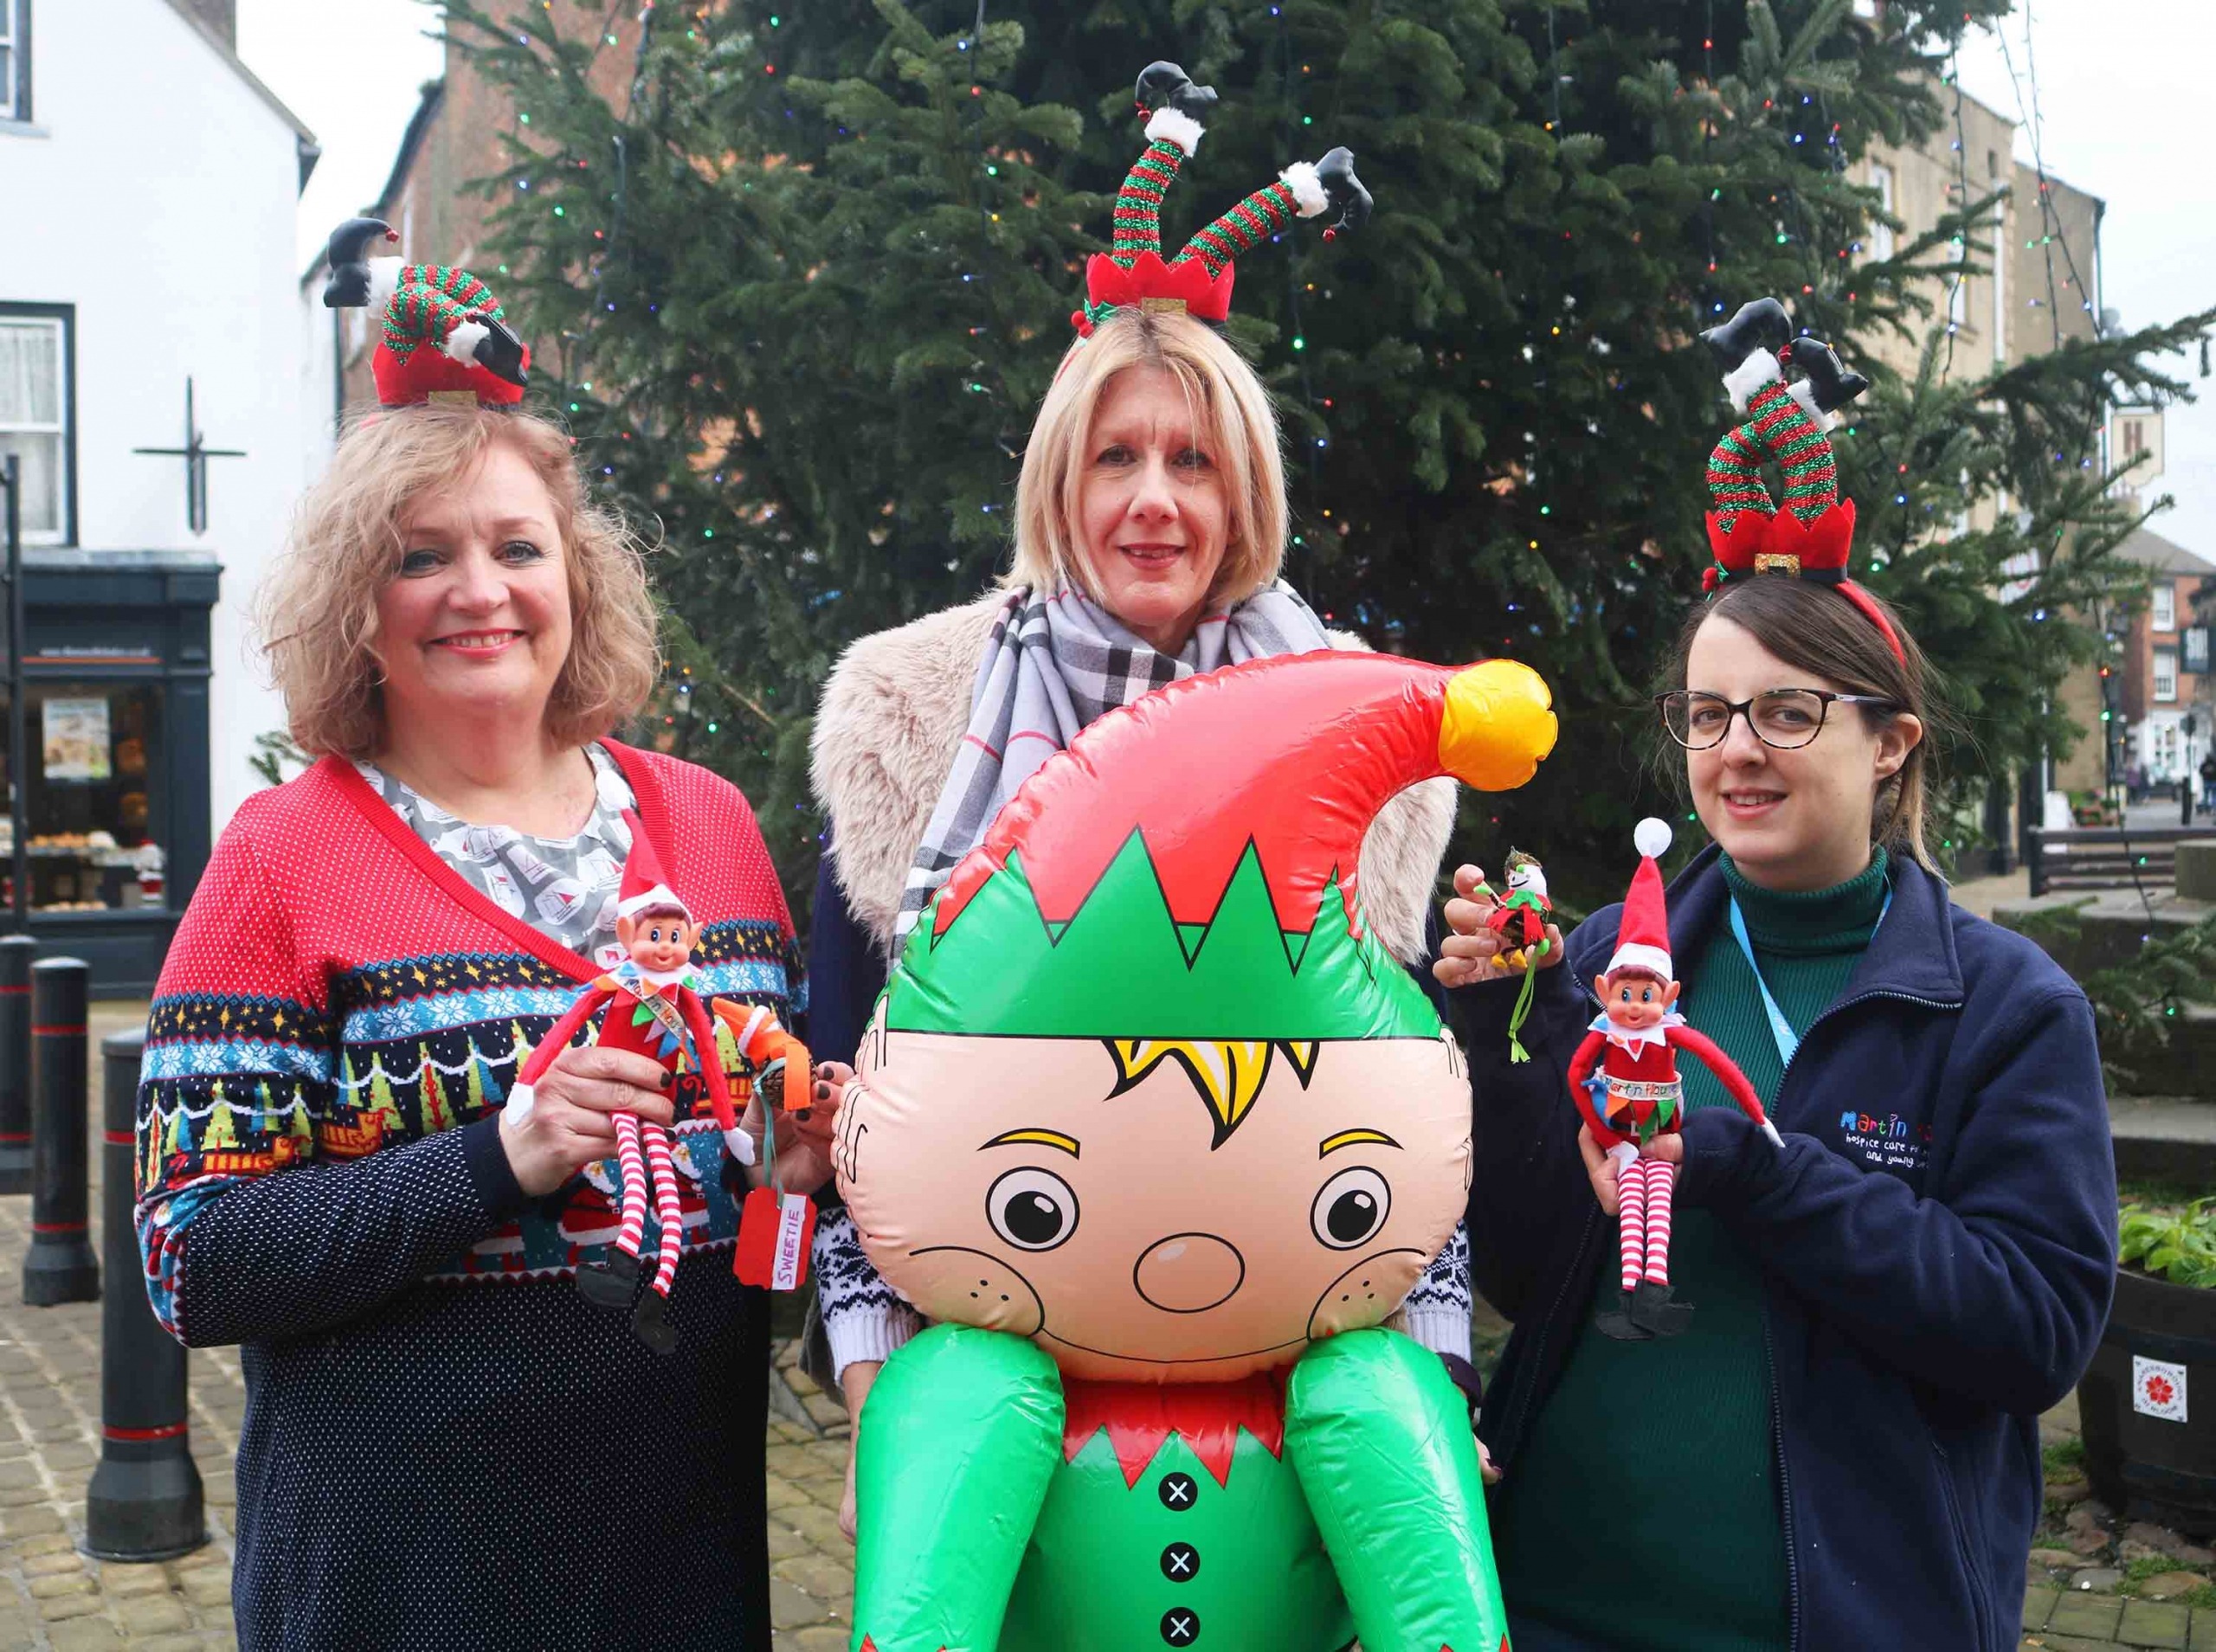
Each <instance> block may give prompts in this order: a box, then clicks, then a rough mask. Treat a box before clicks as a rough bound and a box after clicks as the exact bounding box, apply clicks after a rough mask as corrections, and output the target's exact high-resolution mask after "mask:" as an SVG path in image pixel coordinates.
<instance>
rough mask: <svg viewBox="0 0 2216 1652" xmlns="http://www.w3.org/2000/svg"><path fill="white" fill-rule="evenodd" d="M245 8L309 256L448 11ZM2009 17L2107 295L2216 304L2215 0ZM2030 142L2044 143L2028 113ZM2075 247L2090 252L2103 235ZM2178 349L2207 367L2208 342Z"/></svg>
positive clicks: (2195, 451)
mask: <svg viewBox="0 0 2216 1652" xmlns="http://www.w3.org/2000/svg"><path fill="white" fill-rule="evenodd" d="M238 11H239V53H240V55H242V57H244V58H245V59H246V61H247V62H248V65H249V66H250V67H252V68H253V69H254V73H255V74H259V75H260V76H261V78H262V79H263V80H266V81H267V82H268V83H269V85H270V87H272V88H273V89H274V91H275V92H276V93H277V95H278V96H279V97H280V98H282V99H284V100H285V101H286V102H287V104H289V105H290V106H292V108H293V111H294V112H296V113H297V114H299V115H300V118H301V119H303V120H305V121H306V123H307V124H308V125H310V126H311V127H312V128H314V130H315V132H316V135H317V137H318V138H320V139H321V140H322V143H323V160H322V162H321V164H319V165H318V167H317V168H316V175H315V177H314V178H313V179H312V181H311V182H310V183H309V185H308V189H307V193H306V196H305V197H304V198H303V200H302V202H301V205H300V264H301V267H302V268H306V266H307V264H308V261H309V260H311V259H312V257H313V256H314V253H315V249H316V247H318V246H319V244H320V242H321V241H322V240H323V237H324V236H325V235H326V234H327V233H328V232H329V230H330V228H331V226H332V225H333V224H335V223H337V222H338V220H340V219H341V218H344V217H345V216H346V215H348V214H350V213H351V212H353V211H355V210H356V209H358V208H359V207H361V206H362V205H363V204H364V202H368V201H370V200H371V199H373V198H374V197H375V196H376V195H377V191H378V190H380V189H382V188H383V184H384V179H385V175H386V173H387V172H388V171H389V170H390V168H391V165H392V158H393V152H394V151H395V149H396V147H397V146H398V145H399V142H400V135H401V133H402V132H403V130H404V129H405V128H406V126H407V125H408V118H409V115H410V114H411V113H412V112H414V110H415V100H416V93H417V90H418V88H419V87H421V86H422V83H423V82H424V81H425V80H432V79H435V78H436V76H437V75H438V74H439V72H440V68H441V51H440V48H439V46H438V43H437V42H435V40H432V39H430V38H428V31H429V30H430V29H432V28H433V27H434V24H435V14H434V12H433V11H432V10H431V9H430V8H429V7H428V6H426V5H424V4H422V3H420V0H343V3H342V0H239V8H238ZM2027 28H2028V39H2027ZM2006 33H2007V42H2008V50H2009V55H2010V56H2011V57H2013V62H2014V68H2015V77H2014V79H2013V80H2012V79H2011V77H2010V74H2009V72H2008V68H2007V65H2006V64H2005V63H2004V61H2003V58H2002V54H2001V51H2000V47H1999V45H1998V44H1997V43H1996V42H1994V41H1993V40H1992V39H1991V38H1990V37H1985V36H1977V35H1973V36H1972V39H1971V42H1970V44H1969V46H1968V48H1966V49H1965V51H1964V53H1963V59H1962V84H1963V86H1964V87H1966V88H1967V89H1968V91H1969V92H1970V93H1971V94H1972V95H1973V96H1974V97H1977V98H1979V99H1981V100H1982V101H1984V102H1986V103H1987V104H1989V105H1991V106H1993V107H1994V108H1995V109H1997V110H2000V112H2002V113H2004V114H2006V115H2008V116H2009V117H2011V118H2012V119H2019V120H2021V119H2023V118H2024V116H2023V115H2022V114H2020V112H2019V109H2020V106H2021V108H2022V110H2023V111H2024V112H2028V111H2029V109H2030V106H2031V102H2032V86H2031V80H2030V75H2029V71H2030V70H2031V69H2032V67H2036V68H2037V70H2038V90H2039V100H2038V101H2039V115H2040V117H2041V120H2040V142H2039V150H2040V153H2041V154H2042V156H2043V157H2044V158H2045V163H2046V165H2047V169H2048V170H2050V171H2051V172H2052V173H2054V174H2055V175H2056V176H2058V177H2063V178H2065V179H2067V180H2068V181H2069V182H2070V183H2072V184H2074V185H2075V186H2077V188H2078V189H2081V190H2089V191H2090V192H2091V193H2092V194H2094V195H2097V196H2101V197H2102V198H2103V199H2104V200H2105V201H2106V202H2108V215H2107V217H2106V220H2105V221H2104V222H2103V228H2102V235H2101V248H2100V267H2101V274H2100V277H2099V279H2100V280H2101V282H2102V284H2103V303H2104V304H2105V305H2106V306H2107V307H2108V308H2110V309H2113V310H2115V311H2117V312H2119V313H2120V314H2121V315H2122V316H2123V320H2124V322H2125V324H2126V325H2131V326H2143V325H2149V324H2152V323H2154V322H2156V321H2161V320H2166V319H2168V318H2172V317H2174V316H2178V315H2182V314H2185V313H2187V312H2189V311H2192V310H2193V309H2196V308H2206V307H2209V306H2211V305H2216V164H2212V160H2211V157H2210V154H2209V148H2210V145H2209V140H2208V138H2207V136H2206V133H2207V131H2208V129H2209V125H2210V110H2209V106H2207V105H2206V103H2204V102H2203V101H2202V100H2203V99H2205V98H2206V97H2208V95H2209V93H2208V90H2207V88H2206V87H2205V86H2204V85H2203V84H2202V83H2201V82H2202V78H2203V76H2204V75H2205V74H2206V72H2207V66H2208V65H2209V64H2210V63H2211V62H2212V61H2216V0H2030V3H2029V4H2028V5H2026V4H2024V3H2019V5H2018V7H2017V10H2016V14H2015V16H2013V18H2012V19H2011V20H2010V22H2008V24H2007V29H2006ZM2017 147H2018V152H2019V154H2020V156H2021V157H2022V158H2024V159H2026V160H2027V161H2028V160H2029V159H2031V158H2032V154H2031V143H2030V137H2029V132H2028V131H2026V129H2025V128H2024V127H2023V126H2021V125H2020V127H2019V130H2018V135H2017ZM409 250H410V251H411V252H414V251H422V252H427V253H436V252H437V251H438V250H439V249H437V248H430V247H426V248H420V249H419V248H410V249H409ZM2072 251H2073V252H2074V253H2075V254H2077V258H2078V260H2079V261H2080V263H2081V266H2082V265H2083V264H2084V263H2085V262H2087V261H2090V249H2088V248H2084V247H2075V248H2072ZM2087 279H2088V280H2092V279H2094V278H2093V277H2092V275H2091V274H2090V272H2088V273H2087ZM2041 296H2044V295H2041ZM2177 365H2179V366H2180V367H2181V369H2182V370H2185V371H2187V373H2188V374H2191V375H2196V377H2195V379H2194V386H2195V388H2196V389H2198V390H2200V392H2202V394H2203V398H2204V399H2203V400H2202V401H2201V402H2200V403H2199V404H2197V405H2195V406H2192V407H2187V408H2173V409H2172V410H2171V412H2170V415H2169V425H2168V466H2169V468H2168V474H2167V475H2166V476H2164V477H2163V479H2161V481H2160V482H2159V483H2156V484H2155V488H2156V490H2157V491H2167V492H2170V493H2173V494H2174V495H2175V496H2176V499H2177V508H2176V509H2175V510H2174V511H2170V512H2168V514H2167V515H2165V516H2164V517H2161V518H2159V519H2158V520H2157V522H2156V523H2155V526H2156V528H2157V530H2159V531H2161V532H2162V533H2164V534H2166V535H2168V537H2171V538H2173V539H2175V540H2177V541H2179V542H2180V543H2183V544H2185V545H2187V547H2189V548H2191V549H2193V550H2198V551H2199V552H2200V553H2201V554H2202V555H2203V556H2207V557H2208V558H2209V559H2210V560H2212V561H2216V379H2209V380H2206V381H2202V380H2200V379H2199V378H2198V377H2197V374H2198V372H2199V370H2200V363H2199V361H2198V358H2197V357H2196V358H2194V359H2192V360H2189V361H2186V362H2181V363H2177Z"/></svg>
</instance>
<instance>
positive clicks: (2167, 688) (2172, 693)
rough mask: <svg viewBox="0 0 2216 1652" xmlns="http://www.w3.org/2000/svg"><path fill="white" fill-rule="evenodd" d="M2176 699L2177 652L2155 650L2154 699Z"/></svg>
mask: <svg viewBox="0 0 2216 1652" xmlns="http://www.w3.org/2000/svg"><path fill="white" fill-rule="evenodd" d="M2177 697H2178V651H2177V650H2176V649H2174V648H2157V649H2156V650H2155V698H2156V699H2158V700H2175V699H2176V698H2177Z"/></svg>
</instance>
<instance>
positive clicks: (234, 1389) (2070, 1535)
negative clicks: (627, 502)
mask: <svg viewBox="0 0 2216 1652" xmlns="http://www.w3.org/2000/svg"><path fill="white" fill-rule="evenodd" d="M144 1016H145V1006H143V1005H139V1006H132V1005H114V1004H102V1005H96V1006H93V1025H92V1033H93V1038H92V1045H93V1057H94V1060H95V1063H97V1059H98V1050H99V1039H100V1036H101V1035H102V1034H104V1033H107V1032H116V1031H119V1030H121V1029H122V1028H125V1027H127V1026H132V1025H137V1024H138V1023H139V1021H140V1020H141V1019H144ZM95 1079H96V1080H97V1072H96V1073H95ZM99 1107H100V1099H99V1093H98V1090H97V1088H96V1089H95V1090H94V1092H93V1114H94V1119H93V1123H94V1125H95V1126H97V1122H98V1113H99ZM98 1140H99V1137H98V1134H97V1129H96V1128H95V1132H94V1135H93V1141H94V1142H95V1144H97V1142H98ZM92 1164H93V1187H94V1191H93V1218H94V1230H95V1231H98V1222H99V1208H100V1205H99V1199H100V1194H99V1178H100V1154H99V1152H98V1148H97V1146H95V1148H94V1151H93V1158H92ZM29 1222H30V1210H29V1199H27V1198H22V1197H13V1198H0V1652H21V1649H37V1652H106V1649H112V1648H113V1649H123V1648H128V1649H131V1652H185V1649H212V1648H218V1647H228V1646H230V1645H232V1644H233V1641H234V1636H233V1629H232V1622H231V1608H230V1559H231V1531H232V1524H233V1516H234V1514H235V1504H236V1495H235V1491H234V1489H233V1486H232V1480H231V1457H232V1453H233V1452H234V1451H235V1450H236V1448H237V1444H238V1428H239V1422H240V1418H241V1417H242V1415H243V1413H244V1411H245V1406H246V1393H245V1388H244V1385H243V1383H242V1379H241V1377H240V1372H239V1362H238V1357H237V1354H236V1352H235V1350H231V1349H225V1348H216V1349H209V1350H197V1351H195V1352H194V1353H193V1354H192V1355H191V1359H190V1372H191V1376H190V1383H191V1424H192V1454H193V1456H194V1459H195V1460H196V1462H198V1464H199V1467H200V1473H201V1477H202V1480H203V1484H204V1487H205V1490H206V1495H207V1503H208V1527H209V1537H210V1541H209V1544H208V1546H206V1547H204V1548H203V1549H201V1550H199V1551H198V1552H196V1553H193V1554H190V1555H187V1556H186V1557H184V1559H180V1560H170V1561H164V1562H162V1563H160V1564H158V1565H116V1564H112V1563H103V1562H100V1561H98V1560H92V1559H86V1558H85V1557H83V1556H82V1555H81V1554H79V1553H78V1552H77V1548H76V1545H77V1543H78V1542H79V1541H80V1540H81V1539H82V1538H83V1536H84V1524H85V1487H86V1484H87V1482H88V1481H89V1480H90V1479H91V1477H92V1472H93V1465H94V1462H95V1461H96V1458H97V1456H98V1450H99V1446H98V1441H99V1437H100V1435H99V1424H100V1306H99V1304H98V1303H95V1302H85V1303H78V1304H74V1305H72V1306H68V1307H62V1308H25V1307H23V1305H22V1303H21V1301H20V1291H19V1289H18V1287H17V1283H16V1282H17V1280H18V1279H19V1278H20V1276H21V1271H22V1267H23V1252H24V1249H25V1247H26V1246H27V1244H28V1243H29ZM132 1285H133V1286H134V1287H135V1285H136V1279H135V1277H134V1279H133V1280H132ZM1504 1331H1505V1327H1504V1326H1501V1325H1499V1324H1498V1323H1497V1322H1493V1323H1488V1324H1481V1325H1480V1327H1478V1345H1479V1353H1480V1357H1486V1356H1489V1355H1490V1353H1491V1352H1492V1351H1493V1350H1494V1349H1495V1347H1497V1345H1498V1341H1499V1340H1500V1339H1501V1337H1502V1335H1503V1334H1504ZM777 1366H778V1369H777V1380H776V1382H775V1383H773V1384H772V1385H771V1402H772V1403H771V1407H770V1417H769V1419H768V1424H767V1426H768V1446H769V1450H768V1465H769V1488H768V1489H769V1508H770V1572H771V1579H770V1616H771V1619H772V1621H773V1622H774V1623H775V1624H776V1646H775V1652H845V1648H846V1645H847V1635H848V1633H849V1626H850V1618H851V1614H852V1611H853V1606H854V1548H853V1546H852V1545H851V1544H849V1543H848V1542H847V1540H846V1539H845V1538H844V1537H842V1536H841V1534H840V1532H839V1520H838V1514H839V1497H840V1492H841V1486H842V1484H843V1481H844V1476H845V1469H846V1438H845V1435H846V1419H845V1415H844V1413H843V1411H841V1408H840V1407H839V1406H838V1405H836V1404H835V1403H834V1402H833V1401H832V1400H831V1399H830V1398H828V1396H826V1395H824V1394H822V1393H821V1392H817V1391H816V1390H815V1385H813V1384H812V1383H810V1382H809V1381H808V1379H807V1378H806V1377H805V1376H803V1375H802V1374H801V1373H800V1372H798V1371H796V1370H795V1369H793V1367H792V1350H791V1348H790V1347H780V1348H779V1350H778V1359H777ZM2076 1432H2077V1414H2076V1408H2075V1405H2074V1402H2071V1403H2065V1405H2063V1406H2060V1407H2058V1408H2057V1410H2056V1411H2053V1412H2052V1413H2050V1414H2049V1416H2048V1417H2047V1418H2046V1419H2045V1434H2046V1437H2047V1439H2048V1441H2049V1443H2050V1444H2051V1445H2052V1446H2054V1447H2057V1448H2058V1450H2059V1452H2060V1454H2061V1460H2060V1461H2058V1463H2057V1470H2058V1471H2057V1472H2056V1473H2055V1474H2054V1475H2052V1478H2051V1482H2050V1486H2049V1497H2048V1520H2047V1524H2046V1527H2045V1529H2043V1530H2042V1532H2041V1533H2040V1541H2039V1546H2037V1547H2035V1548H2034V1549H2033V1550H2032V1572H2031V1576H2032V1584H2031V1587H2030V1588H2029V1589H2028V1590H2027V1591H2026V1595H2025V1600H2024V1617H2023V1626H2024V1639H2023V1642H2022V1648H2023V1649H2024V1652H2085V1649H2098V1648H2115V1647H2119V1646H2127V1647H2144V1648H2178V1649H2186V1652H2216V1585H2212V1583H2211V1574H2212V1573H2216V1553H2212V1552H2210V1550H2208V1549H2206V1548H2202V1547H2200V1546H2195V1545H2193V1544H2192V1543H2189V1542H2187V1541H2186V1540H2183V1539H2181V1538H2180V1537H2179V1536H2178V1535H2177V1534H2176V1533H2172V1532H2166V1531H2164V1530H2162V1529H2161V1528H2160V1527H2151V1526H2144V1525H2129V1526H2126V1525H2123V1524H2122V1523H2121V1522H2119V1521H2118V1520H2116V1519H2115V1518H2114V1517H2113V1516H2112V1515H2111V1514H2109V1512H2108V1511H2106V1510H2104V1509H2103V1508H2101V1507H2100V1506H2099V1505H2098V1504H2097V1503H2095V1502H2093V1501H2091V1500H2090V1497H2089V1495H2088V1494H2087V1490H2086V1488H2085V1485H2084V1481H2083V1479H2082V1478H2078V1477H2077V1476H2076V1475H2075V1474H2074V1473H2073V1472H2072V1471H2071V1469H2070V1468H2069V1467H2068V1463H2067V1457H2068V1454H2069V1453H2070V1451H2071V1444H2070V1443H2071V1441H2072V1440H2073V1439H2074V1437H2075V1435H2076Z"/></svg>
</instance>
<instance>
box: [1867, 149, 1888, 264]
mask: <svg viewBox="0 0 2216 1652" xmlns="http://www.w3.org/2000/svg"><path fill="white" fill-rule="evenodd" d="M1870 187H1871V189H1873V190H1877V192H1878V211H1879V212H1880V213H1882V214H1883V215H1884V216H1883V217H1881V218H1872V219H1871V221H1870V256H1871V257H1872V258H1880V259H1882V258H1891V256H1892V255H1893V226H1892V224H1891V218H1892V215H1893V169H1892V168H1891V167H1890V166H1887V165H1885V164H1884V163H1883V162H1881V161H1872V162H1871V163H1870Z"/></svg>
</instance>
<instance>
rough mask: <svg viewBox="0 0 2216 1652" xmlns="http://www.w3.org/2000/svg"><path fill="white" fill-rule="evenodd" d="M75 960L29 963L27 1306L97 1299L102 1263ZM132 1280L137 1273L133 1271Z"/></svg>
mask: <svg viewBox="0 0 2216 1652" xmlns="http://www.w3.org/2000/svg"><path fill="white" fill-rule="evenodd" d="M90 973H91V972H90V971H89V970H87V967H85V961H84V960H83V959H81V958H48V959H46V960H44V961H42V962H40V963H35V964H33V965H32V966H31V1244H30V1249H29V1251H28V1252H26V1253H25V1255H24V1257H23V1301H24V1302H26V1303H27V1304H29V1306H30V1307H32V1308H51V1307H53V1306H54V1305H55V1303H57V1302H97V1301H99V1300H100V1263H99V1261H98V1260H97V1259H96V1258H95V1257H93V1245H92V1240H91V1238H90V1237H89V1236H88V1234H87V1222H86V1216H87V1210H88V1208H89V1206H90V1204H91V1200H90V1199H89V1198H88V1197H87V1192H86V1180H85V1179H86V1174H87V1168H88V1167H87V1163H86V1153H87V1141H86V1136H87V1130H88V1128H89V1122H88V1120H87V1116H86V1112H85V999H86V991H85V987H86V981H87V976H88V975H89V974H90ZM131 1271H132V1277H134V1278H135V1277H137V1276H138V1271H139V1270H137V1269H136V1268H133V1269H132V1270H131Z"/></svg>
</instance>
